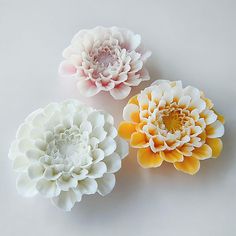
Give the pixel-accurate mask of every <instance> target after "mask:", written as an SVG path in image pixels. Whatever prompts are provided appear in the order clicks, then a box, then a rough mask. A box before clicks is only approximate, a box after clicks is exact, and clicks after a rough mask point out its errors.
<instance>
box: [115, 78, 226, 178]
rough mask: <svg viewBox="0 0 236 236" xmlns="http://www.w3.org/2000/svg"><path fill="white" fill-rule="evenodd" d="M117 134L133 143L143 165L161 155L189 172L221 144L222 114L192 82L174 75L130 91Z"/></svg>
mask: <svg viewBox="0 0 236 236" xmlns="http://www.w3.org/2000/svg"><path fill="white" fill-rule="evenodd" d="M123 117H124V120H125V121H123V122H121V123H120V125H119V128H118V133H119V135H120V136H121V137H122V138H124V139H126V140H130V144H131V146H132V147H135V148H138V154H137V157H138V162H139V164H140V165H141V166H142V167H144V168H151V167H159V166H160V165H161V164H162V162H163V161H166V162H169V163H173V165H174V167H175V168H176V169H177V170H179V171H182V172H185V173H188V174H191V175H193V174H195V173H197V172H198V170H199V168H200V161H201V160H205V159H208V158H216V157H218V156H219V155H220V152H221V150H222V141H221V139H220V137H221V136H223V134H224V126H223V123H224V119H223V117H222V116H221V115H220V114H218V113H217V112H216V111H215V110H214V109H213V103H212V102H211V100H209V99H208V98H206V97H205V96H204V94H203V93H202V92H201V91H199V90H198V89H197V88H194V87H191V86H188V87H185V88H183V87H182V83H181V82H180V81H176V82H170V81H156V82H154V83H153V84H152V86H150V87H148V88H146V89H144V90H143V91H141V93H140V94H138V95H136V96H134V97H132V98H131V99H130V100H129V102H128V104H127V105H126V106H125V108H124V111H123Z"/></svg>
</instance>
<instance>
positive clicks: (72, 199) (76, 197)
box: [52, 189, 82, 211]
mask: <svg viewBox="0 0 236 236" xmlns="http://www.w3.org/2000/svg"><path fill="white" fill-rule="evenodd" d="M81 197H82V195H81V194H80V192H78V191H76V192H75V191H73V190H72V189H70V190H69V191H66V192H64V191H62V192H61V193H60V195H59V196H57V197H54V198H53V199H52V203H53V204H54V205H55V206H57V207H58V208H60V209H62V210H64V211H70V210H71V209H72V207H73V206H74V205H75V203H76V202H80V201H81Z"/></svg>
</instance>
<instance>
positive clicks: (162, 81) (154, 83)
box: [151, 79, 170, 86]
mask: <svg viewBox="0 0 236 236" xmlns="http://www.w3.org/2000/svg"><path fill="white" fill-rule="evenodd" d="M169 82H170V81H169V80H162V79H158V80H155V81H154V82H153V83H152V84H151V86H153V85H160V84H163V83H169Z"/></svg>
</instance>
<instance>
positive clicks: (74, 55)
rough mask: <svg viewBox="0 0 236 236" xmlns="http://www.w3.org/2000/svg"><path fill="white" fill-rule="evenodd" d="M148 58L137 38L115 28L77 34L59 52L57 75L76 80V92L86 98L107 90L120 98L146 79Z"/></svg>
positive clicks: (148, 53) (125, 30)
mask: <svg viewBox="0 0 236 236" xmlns="http://www.w3.org/2000/svg"><path fill="white" fill-rule="evenodd" d="M150 55H151V53H150V51H145V50H144V49H143V46H142V45H141V37H140V35H138V34H134V33H133V32H131V31H130V30H127V29H120V28H117V27H111V28H105V27H96V28H94V29H89V30H81V31H79V32H78V33H77V34H76V35H75V36H74V38H73V39H72V41H71V44H70V46H69V47H67V48H66V49H65V50H64V52H63V57H64V58H65V60H64V61H63V62H62V63H61V64H60V67H59V74H60V75H61V76H67V77H71V78H74V79H76V80H77V87H78V89H79V92H80V93H81V94H82V95H84V96H87V97H90V96H93V95H95V94H97V93H99V92H100V91H109V92H110V94H111V96H112V97H113V98H115V99H123V98H125V97H127V96H128V95H129V93H130V90H131V87H132V86H137V85H139V84H140V82H141V81H143V80H148V79H149V74H148V72H147V70H146V69H145V68H144V63H145V61H146V60H147V58H148V57H149V56H150Z"/></svg>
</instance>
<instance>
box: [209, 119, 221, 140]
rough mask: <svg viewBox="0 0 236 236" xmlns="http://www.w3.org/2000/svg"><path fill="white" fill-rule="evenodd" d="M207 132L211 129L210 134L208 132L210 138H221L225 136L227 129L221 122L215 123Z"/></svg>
mask: <svg viewBox="0 0 236 236" xmlns="http://www.w3.org/2000/svg"><path fill="white" fill-rule="evenodd" d="M206 129H207V130H209V129H210V132H207V137H208V138H219V137H222V136H223V135H224V132H225V129H224V126H223V124H222V123H221V122H220V121H218V120H217V121H215V122H214V123H212V124H210V125H208V126H207V127H206Z"/></svg>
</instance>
